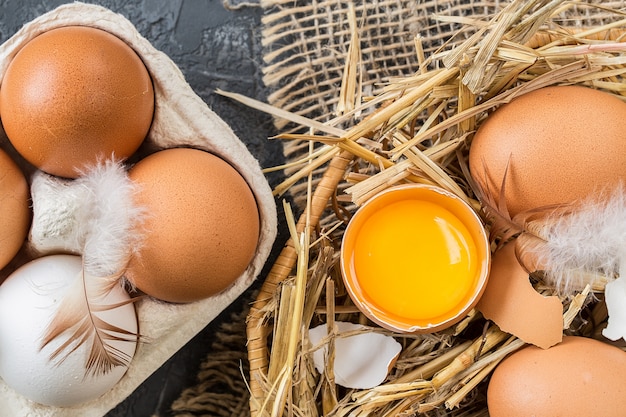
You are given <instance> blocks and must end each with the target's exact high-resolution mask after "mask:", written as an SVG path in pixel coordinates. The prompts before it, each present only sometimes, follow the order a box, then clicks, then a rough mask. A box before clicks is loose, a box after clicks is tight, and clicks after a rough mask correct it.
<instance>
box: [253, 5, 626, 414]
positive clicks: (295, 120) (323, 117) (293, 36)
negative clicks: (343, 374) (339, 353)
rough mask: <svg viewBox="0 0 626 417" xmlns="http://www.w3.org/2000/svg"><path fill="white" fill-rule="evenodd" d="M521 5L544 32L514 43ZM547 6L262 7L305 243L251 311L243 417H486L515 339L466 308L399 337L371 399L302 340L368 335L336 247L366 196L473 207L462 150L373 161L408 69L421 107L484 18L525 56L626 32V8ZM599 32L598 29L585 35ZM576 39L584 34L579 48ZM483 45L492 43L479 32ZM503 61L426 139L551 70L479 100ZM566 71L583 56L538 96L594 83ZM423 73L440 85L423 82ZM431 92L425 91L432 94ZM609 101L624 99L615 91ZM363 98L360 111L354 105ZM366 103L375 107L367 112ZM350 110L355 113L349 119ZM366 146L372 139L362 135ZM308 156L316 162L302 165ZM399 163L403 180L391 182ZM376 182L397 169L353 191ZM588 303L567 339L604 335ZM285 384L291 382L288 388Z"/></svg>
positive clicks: (417, 119)
mask: <svg viewBox="0 0 626 417" xmlns="http://www.w3.org/2000/svg"><path fill="white" fill-rule="evenodd" d="M521 3H527V4H530V5H531V6H530V7H534V9H533V10H538V9H539V8H540V7H543V9H542V10H549V12H547V15H546V17H545V21H543V23H542V24H541V25H539V26H537V27H533V26H532V25H529V26H527V27H525V28H524V29H525V32H524V33H523V34H520V33H519V32H515V31H516V28H517V29H519V28H520V26H522V25H521V24H520V23H519V20H516V21H513V22H511V23H510V24H508V25H506V26H505V25H504V24H502V26H497V24H496V23H494V22H498V21H501V19H502V17H503V13H504V11H505V10H506V9H507V8H509V7H512V8H513V9H515V6H516V5H517V6H519V7H521V6H520V5H521ZM556 3H558V4H554V2H553V3H549V2H515V1H512V2H500V3H498V2H491V1H480V0H476V1H473V2H472V1H469V2H467V1H459V2H457V1H450V2H440V1H430V0H427V1H424V2H413V1H402V0H397V1H378V2H356V3H355V4H350V3H345V2H341V1H338V0H337V1H331V0H329V1H327V2H321V3H319V2H313V3H308V2H295V3H294V2H292V1H289V2H288V1H284V0H273V1H270V0H268V1H266V2H265V3H264V7H265V8H266V15H265V20H264V23H265V32H264V39H265V42H266V47H267V53H266V67H265V70H266V77H265V81H266V83H267V84H268V85H269V86H270V87H272V88H273V89H274V94H273V95H272V96H270V102H271V104H273V105H274V106H275V107H277V108H280V109H281V111H276V113H275V115H276V125H277V127H278V128H279V129H282V130H283V131H285V132H287V133H286V134H284V135H282V136H283V137H285V138H288V139H290V140H289V141H288V142H286V145H285V149H286V155H287V157H288V159H289V160H291V161H293V162H294V166H289V167H287V169H286V172H287V174H288V177H289V178H288V180H287V181H286V185H285V186H284V188H279V189H277V193H279V194H280V193H287V195H289V197H290V198H291V201H293V203H294V204H295V206H296V207H297V209H298V211H299V212H300V213H301V215H300V217H299V220H298V222H297V224H296V222H295V221H294V222H293V224H292V229H293V230H294V231H295V230H297V233H295V232H293V231H292V236H297V237H301V236H305V235H306V236H305V237H304V238H303V239H304V240H302V241H295V240H294V239H293V238H292V239H290V240H289V241H288V242H287V244H286V245H285V247H284V249H283V251H282V252H281V254H280V256H279V257H278V259H277V260H276V262H275V263H274V265H273V267H272V269H271V271H270V272H269V273H268V275H267V277H266V280H265V282H264V284H263V286H262V288H261V290H260V293H259V295H258V297H257V299H256V302H255V303H254V304H253V305H252V308H251V311H250V313H249V315H248V325H247V327H248V359H249V362H250V378H249V383H250V389H251V402H250V408H251V412H252V416H254V417H256V416H265V415H272V416H274V415H283V414H285V415H307V416H314V415H332V416H339V415H359V416H361V415H363V416H365V415H376V416H379V415H385V416H387V415H389V416H392V415H415V414H419V415H430V416H437V415H455V416H486V415H488V411H487V409H486V400H485V389H486V381H487V380H488V377H489V375H490V372H491V371H492V370H493V369H494V367H495V366H496V365H497V363H498V362H499V361H500V360H501V359H503V358H504V357H505V356H506V355H507V354H509V353H511V352H513V351H514V350H516V349H519V348H520V347H521V346H523V345H524V344H523V343H522V342H521V341H520V340H518V339H516V338H515V337H512V336H511V335H508V334H506V333H504V332H502V331H500V330H499V329H498V328H497V327H496V326H494V325H493V324H492V323H490V322H488V321H486V320H484V319H483V318H482V317H480V314H479V313H476V312H474V313H471V314H470V316H468V318H467V319H466V320H464V321H462V322H461V323H460V324H459V325H457V326H456V327H455V328H453V329H450V330H448V331H442V332H438V333H435V334H430V335H419V336H418V335H394V336H397V337H398V338H400V339H401V340H402V345H403V351H402V353H401V355H400V358H399V360H398V362H397V363H396V366H395V369H394V370H393V371H392V372H391V374H390V376H389V379H388V381H387V382H385V383H384V384H383V385H382V386H381V388H380V389H372V390H347V389H344V388H341V387H337V386H335V385H334V384H333V381H332V380H330V381H329V380H328V376H323V377H322V376H320V375H319V374H318V373H317V372H316V371H315V370H314V369H313V368H312V366H311V364H310V361H309V359H308V356H310V355H309V352H308V351H307V345H306V343H307V340H306V336H305V333H306V332H305V331H304V330H305V329H306V328H307V327H308V326H309V325H311V324H312V323H313V322H315V323H321V322H325V321H328V322H332V321H333V320H344V321H353V322H361V323H367V324H369V325H372V323H370V322H367V321H366V320H365V319H364V317H363V316H362V315H361V314H360V313H359V312H358V310H357V309H355V308H354V306H353V305H352V304H351V302H350V300H349V297H347V295H346V292H345V290H344V288H343V286H342V281H341V276H340V273H339V268H338V266H337V264H338V262H337V258H338V256H337V255H338V250H337V249H338V245H339V244H340V241H341V236H342V232H343V229H344V226H345V224H346V223H347V220H348V219H349V218H350V216H351V214H352V213H353V212H354V210H355V209H356V208H357V207H358V205H359V204H360V202H362V201H364V200H365V199H366V198H367V197H369V196H371V195H372V194H373V193H376V192H377V191H379V190H381V189H384V188H385V187H387V186H390V185H391V184H393V183H397V182H412V181H418V182H419V181H425V182H434V183H437V184H438V185H440V186H443V187H445V188H449V189H451V190H452V191H453V192H455V193H457V194H459V195H461V196H462V197H463V198H465V199H467V200H469V201H471V202H472V203H473V204H474V205H475V207H476V208H477V210H478V209H479V203H478V202H477V200H476V199H475V197H474V194H473V192H472V188H471V187H470V184H468V181H467V178H466V176H465V172H466V171H464V170H463V166H462V165H463V164H462V163H461V162H459V161H462V160H463V158H464V156H465V155H466V154H467V141H463V142H464V143H463V144H459V145H457V146H455V147H454V149H453V150H452V151H451V152H449V153H448V154H446V156H445V157H441V158H437V159H435V158H425V159H419V158H413V159H412V160H410V161H409V162H403V161H404V158H402V157H400V158H398V159H395V160H392V159H393V158H392V157H389V158H386V157H383V156H381V155H385V156H386V155H387V154H384V153H381V152H380V150H381V149H383V148H381V146H384V144H383V145H381V143H382V142H384V140H383V139H381V138H388V137H387V136H385V135H386V134H390V135H391V133H389V132H390V131H391V132H393V131H394V130H393V129H390V128H388V127H389V125H390V124H391V123H392V119H393V117H394V115H395V114H397V112H394V111H393V110H396V111H397V110H402V111H404V110H406V107H407V106H406V105H405V106H404V107H401V106H400V105H399V104H398V102H399V101H400V99H399V98H398V97H402V95H401V94H399V95H398V96H394V97H393V98H392V94H391V93H390V91H392V90H393V88H394V87H395V88H398V85H402V83H403V82H405V85H406V86H407V89H406V94H409V93H408V91H409V87H408V86H409V84H410V83H411V82H412V80H414V79H415V78H419V77H418V76H416V75H415V74H426V75H425V79H426V81H420V82H421V83H422V84H420V85H421V87H416V88H415V89H416V90H417V91H418V92H417V93H415V94H416V96H415V97H416V98H419V97H422V96H423V95H425V94H427V93H432V92H433V91H434V90H437V89H438V88H439V89H442V88H443V87H444V86H447V87H449V86H450V85H452V84H454V83H446V82H445V81H444V82H438V83H435V81H433V80H434V79H435V78H436V77H438V76H439V77H443V75H441V74H442V73H443V72H442V71H443V70H445V69H446V68H448V69H450V68H457V69H458V70H459V73H461V75H458V77H461V76H462V75H467V72H469V70H468V69H467V67H466V66H464V65H465V64H466V62H465V63H463V61H462V60H457V61H456V62H453V60H452V58H451V55H452V54H451V53H450V52H449V51H452V50H461V49H462V48H464V47H465V46H468V48H469V49H466V50H465V51H466V52H467V54H469V56H472V57H475V56H476V54H477V52H476V51H477V49H476V48H479V47H480V45H481V43H480V41H479V40H478V39H476V38H474V39H473V37H472V35H473V34H475V33H478V32H479V30H478V29H477V28H479V27H481V25H486V24H488V23H489V24H493V25H495V27H499V28H501V29H502V30H503V33H505V34H506V36H507V37H508V40H509V41H511V39H512V38H511V37H510V36H512V37H513V41H512V42H518V43H519V44H520V45H524V46H525V47H528V48H529V49H530V50H532V51H534V52H533V53H537V56H540V55H541V54H542V52H541V51H543V49H542V48H544V47H546V46H549V45H550V44H551V43H553V42H556V43H558V44H563V45H569V46H572V47H573V46H574V45H576V44H581V43H584V42H587V41H590V40H592V39H593V40H594V42H598V43H603V42H614V41H618V42H619V41H620V40H621V35H622V29H621V28H623V26H624V24H625V23H624V22H620V20H621V19H622V18H621V17H620V15H619V13H617V12H616V11H621V12H623V10H624V7H625V6H626V4H625V3H624V2H622V1H616V2H604V3H602V6H601V7H598V5H599V4H600V2H589V3H585V4H578V3H576V2H572V3H566V2H560V3H559V2H556ZM519 7H518V8H517V9H516V10H519ZM525 16H528V11H526V14H525ZM478 22H481V23H478ZM493 27H494V26H492V29H493ZM595 28H598V29H600V28H601V29H602V30H601V31H597V32H594V31H593V29H595ZM589 29H592V31H591V33H588V34H587V33H586V32H585V30H589ZM486 33H487V34H488V33H490V32H489V31H487V32H486ZM491 33H493V30H492V32H491ZM576 34H582V35H580V36H581V37H584V39H582V40H581V39H579V38H578V37H577V36H579V35H576ZM515 36H517V38H515ZM481 37H482V38H484V39H487V38H489V36H487V35H485V33H483V34H482V35H481ZM493 38H494V39H495V35H494V37H493ZM355 39H356V40H358V42H355V41H354V40H355ZM585 39H586V40H585ZM500 40H501V38H500ZM471 48H475V49H471ZM483 49H484V48H483ZM483 52H484V51H483ZM479 53H480V52H479ZM581 56H582V55H581ZM354 57H357V59H356V61H358V62H355V58H354ZM459 57H461V58H462V55H459ZM358 58H360V60H359V59H358ZM579 58H580V56H579ZM446 60H448V61H446ZM500 60H501V58H500ZM351 61H352V62H351ZM497 61H498V58H494V57H493V56H492V55H488V56H487V58H486V61H485V65H484V66H482V67H480V66H479V65H476V68H475V69H476V70H479V69H480V70H482V73H481V76H480V77H479V78H478V79H476V78H474V80H473V81H472V78H471V77H470V76H468V77H467V78H465V80H468V82H467V83H457V85H460V87H459V88H458V90H457V91H455V93H454V94H453V96H452V97H451V99H450V100H449V102H448V103H449V105H448V107H449V108H448V109H446V110H445V111H444V112H443V113H442V115H441V117H440V120H439V121H438V122H435V123H434V127H433V128H432V130H431V129H427V130H429V131H430V133H433V132H434V134H437V135H439V136H438V137H440V138H441V137H444V138H445V140H446V141H452V140H453V139H454V138H460V137H462V138H471V134H472V132H473V131H474V130H475V128H476V126H477V125H478V124H479V123H480V121H481V119H482V118H483V117H484V115H486V114H487V113H488V112H489V111H491V110H493V108H494V107H495V105H491V106H487V105H485V106H483V107H479V106H478V103H481V102H484V101H486V98H488V97H493V96H495V95H497V94H506V91H508V90H510V89H512V88H513V87H514V86H519V85H523V84H525V83H527V82H528V81H529V80H531V79H536V78H535V77H538V76H539V74H540V73H542V74H544V75H545V74H546V73H548V72H550V71H549V70H547V69H545V68H542V69H538V67H539V64H537V63H536V62H535V63H530V64H528V65H527V67H526V68H524V70H523V71H522V70H520V71H519V73H518V74H517V75H516V77H514V78H513V79H512V80H510V82H509V83H508V84H506V85H500V86H499V87H498V88H499V90H498V91H497V92H495V91H494V90H491V91H487V90H488V89H486V87H485V86H487V85H493V84H492V83H490V82H488V81H487V80H486V79H487V78H488V77H489V71H487V70H486V68H487V66H486V65H487V64H486V63H487V62H489V63H490V64H491V63H494V62H497ZM538 61H539V60H538ZM574 61H577V62H578V58H577V59H571V60H570V61H568V62H565V61H560V62H559V65H560V66H562V67H563V68H566V70H564V71H562V73H559V74H552V73H550V74H549V76H545V77H544V78H543V79H540V83H543V84H541V85H551V84H565V83H581V84H587V85H591V86H593V85H594V84H593V83H594V81H583V78H581V75H582V74H583V73H585V70H584V69H581V68H580V66H576V65H575V63H574ZM446 63H447V64H448V65H447V67H446V65H444V64H446ZM500 64H502V62H501V61H500ZM535 64H537V65H535ZM568 65H570V66H569V67H568ZM497 66H498V64H495V65H494V66H491V65H490V66H489V69H492V68H494V71H498V70H501V68H500V69H498V68H495V67H497ZM536 67H537V68H536ZM438 70H442V71H438ZM596 70H597V71H602V68H599V69H598V68H596ZM475 72H476V71H475ZM350 73H351V74H352V77H354V79H356V80H357V81H356V87H355V86H354V84H355V83H353V85H352V87H350V86H348V84H350V83H349V81H350V79H349V77H350V76H348V77H345V76H344V75H345V74H350ZM587 73H588V72H587ZM428 74H433V75H432V78H431V79H428V77H427V75H428ZM529 74H530V75H529ZM455 77H457V75H455ZM493 78H494V79H495V78H497V75H494V76H493ZM588 80H589V79H588ZM429 81H432V84H433V85H432V86H431V87H430V90H426V89H427V88H428V87H427V84H428V83H429ZM613 81H615V80H613ZM619 82H621V78H620V79H619V80H617V84H618V83H619ZM416 83H417V82H416ZM617 84H616V85H617ZM410 85H411V86H414V84H410ZM350 88H352V90H350ZM420 88H422V90H420ZM420 91H421V93H422V95H420V93H419V92H420ZM437 91H438V90H437ZM614 93H616V94H622V91H617V90H616V91H614ZM442 94H443V93H442ZM346 96H347V97H348V99H346ZM362 97H366V98H367V100H362V101H360V99H361V98H362ZM368 100H370V101H372V102H376V103H377V104H376V105H370V106H367V105H362V104H361V103H362V102H365V101H368ZM481 100H482V101H481ZM414 101H415V100H414ZM414 101H413V102H414ZM413 102H411V103H413ZM396 104H397V106H396V108H393V106H394V105H396ZM436 104H439V102H436V103H435V105H436ZM352 108H355V109H356V111H351V109H352ZM390 108H393V110H389V109H390ZM472 108H474V109H476V111H475V112H473V114H472V116H471V117H466V118H459V119H458V120H456V119H454V117H453V116H454V115H455V114H459V113H461V112H462V111H463V110H471V109H472ZM426 113H427V112H426ZM470 113H471V111H470ZM407 114H409V113H407ZM427 117H428V114H426V115H424V112H422V113H415V114H414V115H413V116H411V115H410V114H409V115H407V116H406V120H405V122H406V123H405V124H404V129H406V130H410V132H411V133H412V134H415V132H416V131H417V130H418V129H419V126H420V124H422V123H424V120H425V119H426V118H427ZM451 119H452V120H453V121H454V123H452V122H451V123H450V124H448V123H447V122H446V121H447V120H451ZM455 120H456V121H455ZM372 126H375V128H376V130H375V131H372V129H371V128H372ZM437 126H439V127H437ZM385 128H387V130H385ZM396 132H397V131H396ZM298 134H301V135H298ZM313 134H315V135H316V136H311V135H313ZM362 137H366V138H367V139H368V140H365V141H364V140H363V139H359V138H362ZM339 138H341V139H339ZM310 139H313V140H312V141H311V140H310ZM352 139H359V141H354V140H352ZM374 142H376V143H374ZM423 143H430V142H423ZM428 146H429V145H423V151H426V152H427V151H428ZM307 155H310V158H308V159H306V158H305V157H306V156H307ZM320 155H321V156H320ZM408 159H410V158H408ZM428 159H429V160H428ZM400 165H402V169H400V168H399V166H400ZM395 168H398V169H397V170H396V171H393V170H392V169H395ZM382 171H388V172H390V174H389V175H388V176H387V177H385V178H384V179H383V180H381V181H380V182H379V183H378V184H377V186H373V185H369V186H368V187H366V188H364V189H362V190H359V191H358V192H357V190H356V188H357V187H356V186H355V184H358V183H364V182H365V181H363V180H364V179H367V178H370V179H371V178H372V177H374V175H375V174H377V173H381V172H382ZM350 187H352V188H350ZM346 190H348V191H349V194H347V193H346ZM287 214H288V215H289V210H287ZM303 232H306V233H303ZM309 241H310V242H315V244H308V243H307V242H309ZM324 290H325V291H324ZM320 295H321V296H320ZM596 295H597V297H596V298H593V297H591V296H589V297H587V294H586V293H585V294H582V295H581V297H582V300H584V299H585V297H586V301H584V302H583V303H581V304H578V302H579V301H580V300H581V298H579V299H577V301H576V303H574V302H570V301H571V300H564V301H565V303H566V306H569V313H570V314H572V315H575V316H576V317H577V318H576V319H574V320H573V321H570V323H571V325H570V327H569V329H566V332H569V333H571V334H581V335H585V336H589V337H594V336H597V333H598V329H599V326H598V325H597V324H598V323H602V322H603V321H605V319H606V310H605V306H604V305H603V303H602V302H601V298H602V297H601V291H599V292H598V293H597V294H596ZM311 297H313V298H314V300H310V298H311ZM598 300H600V301H598ZM293 321H295V322H297V323H299V324H300V326H296V327H297V330H296V331H294V332H291V333H290V331H289V330H286V329H285V327H286V326H287V325H288V324H290V323H293ZM590 323H594V324H596V325H591V324H590ZM290 338H291V339H290ZM294 349H295V350H294ZM294 355H295V356H294ZM284 373H290V376H289V377H288V378H286V379H281V375H284ZM285 381H288V382H285ZM420 383H424V384H422V385H420ZM281 384H289V385H290V387H284V386H281Z"/></svg>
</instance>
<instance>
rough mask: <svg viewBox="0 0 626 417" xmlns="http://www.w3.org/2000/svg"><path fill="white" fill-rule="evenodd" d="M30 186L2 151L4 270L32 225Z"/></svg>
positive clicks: (0, 243)
mask: <svg viewBox="0 0 626 417" xmlns="http://www.w3.org/2000/svg"><path fill="white" fill-rule="evenodd" d="M29 199H30V192H29V189H28V183H27V182H26V178H25V177H24V174H23V173H22V171H20V168H19V167H18V166H17V164H16V163H15V162H13V160H12V159H11V157H10V156H9V155H8V154H7V153H6V152H4V151H3V150H2V149H0V269H2V268H4V267H5V266H6V265H7V264H8V263H9V262H10V261H11V259H13V257H14V256H15V255H16V254H17V252H18V251H19V249H20V247H21V246H22V245H23V244H24V240H25V239H26V235H27V234H28V227H29V225H30V222H31V217H32V216H31V210H30V208H29Z"/></svg>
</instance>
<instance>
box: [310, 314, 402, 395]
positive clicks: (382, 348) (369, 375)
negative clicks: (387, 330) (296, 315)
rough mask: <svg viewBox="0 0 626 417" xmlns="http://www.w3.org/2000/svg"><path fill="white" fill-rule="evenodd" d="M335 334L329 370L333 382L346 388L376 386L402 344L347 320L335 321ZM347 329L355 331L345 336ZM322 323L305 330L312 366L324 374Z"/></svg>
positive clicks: (325, 331) (324, 331)
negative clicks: (331, 371) (307, 334)
mask: <svg viewBox="0 0 626 417" xmlns="http://www.w3.org/2000/svg"><path fill="white" fill-rule="evenodd" d="M335 325H336V326H337V334H336V337H335V340H334V343H335V360H334V367H333V372H334V374H335V382H336V383H337V384H339V385H341V386H343V387H346V388H356V389H370V388H374V387H376V386H378V385H380V384H381V383H382V382H383V381H384V380H385V379H386V378H387V374H388V373H389V369H390V368H391V366H392V365H393V363H394V362H395V360H396V358H397V357H398V355H399V354H400V351H401V349H402V347H401V346H400V343H398V342H397V341H396V340H395V339H394V338H393V337H391V336H386V335H384V334H380V333H375V332H372V331H369V332H367V331H364V330H367V327H366V326H362V325H359V324H354V323H348V322H335ZM348 332H356V334H351V335H349V336H348V335H346V333H348ZM327 336H328V329H327V326H326V324H322V325H320V326H317V327H314V328H312V329H310V330H309V339H310V341H311V344H312V345H313V347H314V349H315V348H317V347H319V346H320V344H322V343H324V345H323V346H322V347H321V348H319V349H316V350H315V351H314V352H313V361H314V363H315V368H316V369H317V371H318V372H319V373H324V369H325V366H326V363H325V362H326V359H325V358H326V355H327V352H328V345H327V344H326V343H327V341H325V340H324V338H325V337H327Z"/></svg>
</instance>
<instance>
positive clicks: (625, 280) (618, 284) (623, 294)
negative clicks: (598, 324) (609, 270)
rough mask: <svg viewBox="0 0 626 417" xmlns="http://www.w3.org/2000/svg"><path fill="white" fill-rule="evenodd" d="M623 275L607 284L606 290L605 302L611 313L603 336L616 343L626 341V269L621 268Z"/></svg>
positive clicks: (603, 330)
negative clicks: (625, 303)
mask: <svg viewBox="0 0 626 417" xmlns="http://www.w3.org/2000/svg"><path fill="white" fill-rule="evenodd" d="M620 272H622V274H621V275H620V277H619V278H617V279H615V280H613V281H611V282H609V283H607V284H606V287H605V288H604V300H605V302H606V308H607V310H608V313H609V320H608V325H607V326H606V327H605V328H604V329H602V336H604V337H606V338H607V339H609V340H612V341H616V340H618V339H620V338H623V339H624V340H626V305H624V300H626V276H624V273H626V268H624V266H622V267H621V271H620Z"/></svg>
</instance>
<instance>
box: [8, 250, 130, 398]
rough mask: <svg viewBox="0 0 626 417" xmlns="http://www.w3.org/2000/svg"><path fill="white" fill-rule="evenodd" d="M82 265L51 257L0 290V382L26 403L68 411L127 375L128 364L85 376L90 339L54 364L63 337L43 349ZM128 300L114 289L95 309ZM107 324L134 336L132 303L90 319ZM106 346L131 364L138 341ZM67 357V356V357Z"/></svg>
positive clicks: (70, 259) (63, 257)
mask: <svg viewBox="0 0 626 417" xmlns="http://www.w3.org/2000/svg"><path fill="white" fill-rule="evenodd" d="M81 270H82V262H81V258H80V257H79V256H75V255H50V256H45V257H42V258H39V259H36V260H34V261H31V262H29V263H27V264H26V265H24V266H22V267H21V268H19V269H18V270H16V271H15V272H14V273H13V274H11V275H10V276H9V277H8V278H7V280H6V281H5V282H3V283H2V285H0V377H2V379H3V380H4V382H5V383H6V384H7V385H8V386H10V387H11V388H13V389H14V390H15V391H17V392H18V393H20V394H21V395H23V396H24V397H26V398H28V399H30V400H32V401H35V402H37V403H41V404H44V405H52V406H59V407H64V406H71V405H76V404H79V403H82V402H85V401H87V400H91V399H94V398H97V397H99V396H101V395H102V394H104V393H105V392H107V391H108V390H109V389H111V388H112V387H113V386H114V385H115V384H116V383H117V382H118V381H119V380H120V379H121V378H122V376H123V375H124V374H125V373H126V370H127V369H128V363H125V364H121V365H116V366H113V367H112V369H110V370H109V371H107V372H104V373H100V374H94V373H93V372H88V371H86V361H87V358H88V355H89V351H90V348H91V339H88V341H87V342H86V343H83V344H81V345H80V346H78V347H77V348H76V349H75V350H74V351H71V349H72V348H73V347H74V346H75V345H71V347H70V350H65V351H64V352H63V353H62V354H61V355H59V356H58V357H57V358H55V359H54V360H52V359H51V353H52V352H53V351H54V350H55V349H57V348H58V347H59V346H61V345H62V344H63V343H64V342H66V341H67V340H68V337H69V334H70V332H65V333H62V334H61V335H60V336H59V337H57V338H56V339H54V340H52V341H51V342H50V343H49V344H48V345H46V346H45V347H44V348H43V349H42V348H41V345H42V337H43V336H44V334H45V332H46V329H47V327H48V325H49V323H50V322H51V320H52V318H53V317H54V315H55V313H56V311H57V309H58V307H59V305H60V304H61V302H62V301H63V300H64V297H66V296H67V294H68V291H69V290H70V289H72V288H74V287H73V285H77V282H78V283H80V281H78V280H79V277H80V274H81ZM127 300H129V295H128V294H127V293H126V291H124V289H123V288H122V287H121V286H119V285H116V286H115V287H114V289H113V290H112V291H111V292H110V293H108V294H107V295H106V296H105V297H103V298H101V300H100V301H98V303H109V305H111V304H113V303H119V302H124V301H127ZM94 314H96V315H97V317H98V318H100V319H102V320H104V321H106V322H107V323H109V324H111V325H113V326H117V327H119V328H121V329H124V330H126V331H128V332H132V334H133V335H136V334H137V317H136V313H135V308H134V305H133V304H132V303H126V304H124V305H122V306H121V307H117V308H115V309H110V310H107V311H100V312H97V313H94ZM131 339H132V340H119V341H112V342H110V343H111V345H112V346H114V347H115V348H117V349H120V350H121V351H122V352H124V354H125V355H127V357H128V358H132V356H133V355H134V353H135V349H136V345H137V340H136V337H132V338H131ZM70 351H71V353H69V354H67V352H70Z"/></svg>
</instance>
